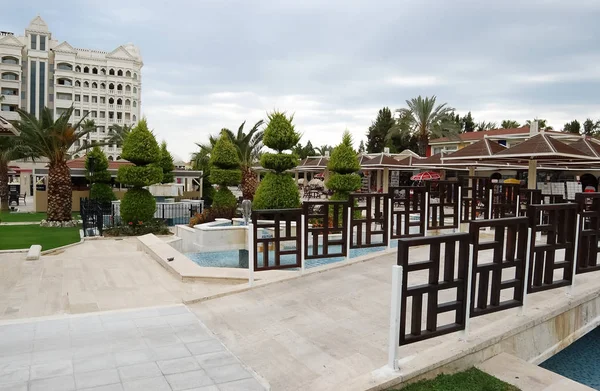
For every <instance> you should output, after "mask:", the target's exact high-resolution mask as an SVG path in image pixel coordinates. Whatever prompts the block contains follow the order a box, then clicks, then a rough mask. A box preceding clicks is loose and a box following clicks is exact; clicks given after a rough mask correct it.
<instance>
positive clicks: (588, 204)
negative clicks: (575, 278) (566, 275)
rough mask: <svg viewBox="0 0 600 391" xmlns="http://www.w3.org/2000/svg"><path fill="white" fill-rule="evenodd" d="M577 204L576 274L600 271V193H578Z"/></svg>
mask: <svg viewBox="0 0 600 391" xmlns="http://www.w3.org/2000/svg"><path fill="white" fill-rule="evenodd" d="M575 202H576V203H577V205H578V208H579V209H578V211H579V216H580V218H579V227H577V230H578V231H579V240H578V242H579V243H578V246H577V266H576V273H577V274H581V273H588V272H593V271H597V270H600V264H598V252H599V251H600V249H599V248H598V242H599V241H600V193H578V194H576V195H575Z"/></svg>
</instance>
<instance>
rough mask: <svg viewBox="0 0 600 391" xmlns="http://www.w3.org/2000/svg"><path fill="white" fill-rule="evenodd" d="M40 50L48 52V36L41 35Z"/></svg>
mask: <svg viewBox="0 0 600 391" xmlns="http://www.w3.org/2000/svg"><path fill="white" fill-rule="evenodd" d="M40 50H44V51H45V50H46V36H45V35H40Z"/></svg>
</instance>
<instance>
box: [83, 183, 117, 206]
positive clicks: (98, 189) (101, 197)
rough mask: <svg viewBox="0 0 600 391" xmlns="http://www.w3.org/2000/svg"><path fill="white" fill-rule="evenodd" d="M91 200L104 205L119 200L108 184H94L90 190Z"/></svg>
mask: <svg viewBox="0 0 600 391" xmlns="http://www.w3.org/2000/svg"><path fill="white" fill-rule="evenodd" d="M90 199H91V200H97V201H99V202H102V203H109V202H111V201H114V200H116V199H117V196H115V193H114V192H113V190H112V187H110V185H107V184H106V183H93V184H92V186H91V188H90Z"/></svg>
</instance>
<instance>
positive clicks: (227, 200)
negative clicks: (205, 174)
mask: <svg viewBox="0 0 600 391" xmlns="http://www.w3.org/2000/svg"><path fill="white" fill-rule="evenodd" d="M213 205H215V207H217V208H218V207H221V208H236V207H237V199H236V198H235V196H234V195H233V193H232V192H231V190H229V189H228V188H226V187H220V188H219V190H217V191H216V192H215V194H214V196H213Z"/></svg>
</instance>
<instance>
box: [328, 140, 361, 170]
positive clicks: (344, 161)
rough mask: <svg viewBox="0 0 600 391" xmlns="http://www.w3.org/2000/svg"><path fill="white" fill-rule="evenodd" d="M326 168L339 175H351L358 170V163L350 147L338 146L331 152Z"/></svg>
mask: <svg viewBox="0 0 600 391" xmlns="http://www.w3.org/2000/svg"><path fill="white" fill-rule="evenodd" d="M327 168H328V169H329V171H334V172H337V173H339V174H352V173H354V172H357V171H358V170H360V163H359V162H358V157H357V156H356V152H354V150H353V149H352V147H351V146H349V145H345V144H340V145H338V146H337V147H335V148H334V149H333V151H332V152H331V158H330V159H329V162H328V163H327Z"/></svg>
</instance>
